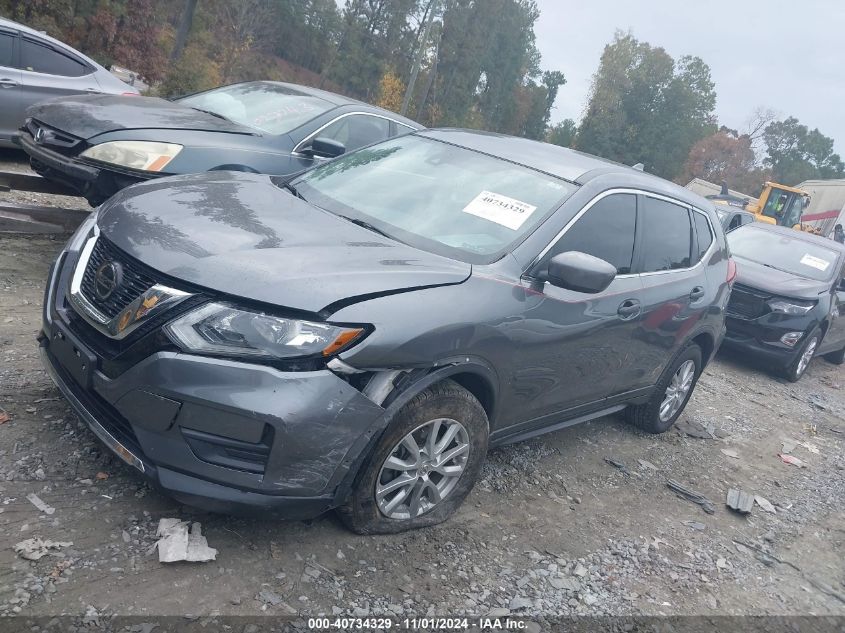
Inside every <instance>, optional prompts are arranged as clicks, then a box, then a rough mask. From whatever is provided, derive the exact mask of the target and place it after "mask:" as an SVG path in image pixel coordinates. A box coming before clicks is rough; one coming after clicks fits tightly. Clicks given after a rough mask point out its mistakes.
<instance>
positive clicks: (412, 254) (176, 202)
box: [97, 172, 472, 316]
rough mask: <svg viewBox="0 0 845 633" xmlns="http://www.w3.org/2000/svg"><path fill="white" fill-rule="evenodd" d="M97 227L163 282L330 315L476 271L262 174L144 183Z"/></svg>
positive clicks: (120, 198) (103, 212)
mask: <svg viewBox="0 0 845 633" xmlns="http://www.w3.org/2000/svg"><path fill="white" fill-rule="evenodd" d="M97 223H98V226H99V228H100V232H101V235H103V236H105V237H106V238H107V239H108V240H109V241H110V242H111V243H113V244H114V245H115V246H117V247H118V248H120V249H121V250H123V251H125V252H126V253H128V254H129V255H131V256H132V257H134V258H136V259H138V260H140V261H141V262H143V263H145V264H147V265H148V266H150V267H151V268H154V269H156V270H158V271H160V272H162V273H164V274H165V275H168V276H170V277H175V278H177V279H178V280H183V281H184V282H188V283H189V284H192V285H195V286H201V287H203V288H207V289H210V290H214V291H218V292H222V293H226V294H229V295H236V296H238V297H243V298H246V299H250V300H254V301H261V302H265V303H269V304H273V305H277V306H284V307H287V308H292V309H300V310H305V311H308V312H314V313H318V312H321V313H323V315H324V316H327V315H328V314H329V313H331V312H334V311H335V310H337V309H339V308H340V307H342V306H344V305H349V304H350V303H355V302H356V301H359V300H363V299H366V298H371V297H374V296H380V295H386V294H395V293H399V292H406V291H410V290H414V289H417V288H424V287H432V286H440V285H449V284H458V283H461V282H463V281H465V280H466V279H467V278H468V277H469V275H470V273H471V272H472V268H471V266H470V265H469V264H466V263H463V262H459V261H456V260H452V259H449V258H446V257H441V256H439V255H435V254H433V253H428V252H426V251H422V250H419V249H416V248H413V247H411V246H406V245H404V244H401V243H399V242H394V241H393V240H390V239H387V238H385V237H382V236H380V235H378V234H377V233H374V232H372V231H370V230H368V229H365V228H362V227H359V226H357V225H355V224H352V223H351V222H349V221H347V220H345V219H343V218H341V217H338V216H336V215H333V214H331V213H328V212H327V211H323V210H321V209H319V208H317V207H314V206H313V205H311V204H308V203H307V202H305V201H304V200H301V199H300V198H297V197H295V196H294V195H292V194H291V193H290V192H288V191H287V190H286V189H281V188H279V187H277V186H276V185H274V184H273V183H272V182H271V180H270V177H269V176H264V175H260V174H245V173H237V174H235V173H232V172H207V173H204V174H193V175H188V176H176V177H172V178H162V179H157V180H152V181H148V182H145V183H141V184H138V185H135V186H132V187H129V188H127V189H124V190H122V191H120V192H118V193H117V194H115V195H114V196H113V197H112V198H110V199H109V200H108V201H107V202H106V203H104V204H103V205H102V207H100V213H99V218H98V220H97ZM165 283H166V282H165Z"/></svg>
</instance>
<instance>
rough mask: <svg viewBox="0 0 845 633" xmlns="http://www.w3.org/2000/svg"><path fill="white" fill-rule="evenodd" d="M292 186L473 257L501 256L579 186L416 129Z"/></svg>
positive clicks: (381, 225) (328, 205)
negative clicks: (436, 138) (439, 139)
mask: <svg viewBox="0 0 845 633" xmlns="http://www.w3.org/2000/svg"><path fill="white" fill-rule="evenodd" d="M280 184H282V183H280ZM292 185H293V186H294V187H295V188H296V190H297V192H298V193H299V194H301V195H302V196H303V197H304V198H305V199H306V200H308V201H309V202H311V203H312V204H314V205H316V206H318V207H321V208H323V209H325V210H327V211H329V212H331V213H335V214H337V215H341V216H344V217H347V218H351V219H353V220H357V221H359V222H366V223H367V224H370V225H372V226H373V227H374V228H375V229H377V230H378V231H380V232H383V233H386V234H387V235H388V236H390V237H393V238H395V239H397V240H399V241H401V242H405V243H408V244H411V245H413V246H416V247H418V248H422V249H425V250H429V251H431V252H435V253H439V254H443V255H446V256H448V257H453V258H455V259H459V260H462V261H466V262H470V263H489V262H492V261H495V260H497V259H499V258H500V257H501V256H502V255H503V254H504V253H505V252H507V250H508V249H509V248H511V246H512V245H513V244H515V243H517V242H518V241H520V240H521V239H523V238H524V237H525V236H526V235H527V234H528V233H530V232H531V231H532V230H533V229H534V228H535V227H537V226H538V225H539V224H540V223H541V222H542V221H543V220H544V219H545V218H546V217H548V216H549V214H550V213H551V212H552V211H553V210H554V209H556V208H557V207H558V206H559V204H560V202H561V201H562V200H563V199H564V198H566V197H567V196H568V195H570V194H571V193H572V192H573V191H574V190H575V188H576V187H575V185H573V184H571V183H569V182H567V181H564V180H561V179H559V178H555V177H554V176H549V175H546V174H543V173H541V172H538V171H535V170H533V169H530V168H528V167H523V166H521V165H517V164H514V163H511V162H508V161H506V160H502V159H500V158H495V157H493V156H488V155H486V154H480V153H478V152H475V151H473V150H470V149H466V148H463V147H457V146H455V145H450V144H448V143H443V142H440V141H436V140H433V139H430V138H426V137H424V136H416V135H408V136H401V137H397V138H394V139H390V140H388V141H385V142H383V143H381V144H379V145H375V146H373V147H368V148H365V149H362V150H359V151H357V152H353V153H351V154H346V155H344V156H341V157H340V158H337V159H335V160H333V161H331V162H328V163H325V164H323V165H321V166H319V167H317V168H315V169H312V170H310V171H308V172H306V173H305V174H304V175H303V176H302V177H301V178H300V179H298V180H296V181H294V182H293V183H292Z"/></svg>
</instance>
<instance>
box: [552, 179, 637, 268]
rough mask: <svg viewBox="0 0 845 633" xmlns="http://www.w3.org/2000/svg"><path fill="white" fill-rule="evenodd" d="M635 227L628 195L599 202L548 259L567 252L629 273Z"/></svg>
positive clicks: (634, 203) (633, 201)
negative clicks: (582, 255) (577, 252)
mask: <svg viewBox="0 0 845 633" xmlns="http://www.w3.org/2000/svg"><path fill="white" fill-rule="evenodd" d="M636 225H637V199H636V197H635V196H634V195H633V194H630V193H616V194H612V195H609V196H607V197H604V198H602V199H601V200H599V201H598V202H596V203H595V204H594V205H593V206H591V207H590V208H589V209H588V210H587V211H586V213H584V215H582V216H581V217H580V218H578V221H577V222H575V224H573V225H572V226H571V227H569V229H568V230H567V231H566V233H564V234H563V236H562V237H561V238H560V239H559V240H558V242H557V244H555V245H554V246H553V247H552V249H551V251H550V252H549V256H550V257H554V256H555V255H558V254H559V253H565V252H567V251H580V252H582V253H587V254H588V255H593V256H594V257H598V258H600V259H603V260H605V261H607V262H610V263H611V264H613V265H614V266H616V270H617V272H618V273H619V274H620V275H625V274H628V273H630V272H631V260H632V258H633V253H634V233H635V231H636Z"/></svg>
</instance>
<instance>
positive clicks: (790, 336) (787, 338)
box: [780, 332, 804, 347]
mask: <svg viewBox="0 0 845 633" xmlns="http://www.w3.org/2000/svg"><path fill="white" fill-rule="evenodd" d="M802 336H804V332H787V333H786V334H784V335H783V336H781V337H780V342H781V343H783V344H784V345H788V346H789V347H795V344H796V343H797V342H798V341H800V340H801V337H802Z"/></svg>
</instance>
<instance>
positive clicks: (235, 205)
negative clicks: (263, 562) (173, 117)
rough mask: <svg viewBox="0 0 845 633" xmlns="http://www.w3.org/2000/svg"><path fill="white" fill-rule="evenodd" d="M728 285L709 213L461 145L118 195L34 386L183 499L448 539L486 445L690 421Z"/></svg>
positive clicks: (93, 234)
mask: <svg viewBox="0 0 845 633" xmlns="http://www.w3.org/2000/svg"><path fill="white" fill-rule="evenodd" d="M734 274H735V267H734V266H733V262H732V261H731V260H730V259H729V257H728V253H727V247H726V244H725V236H724V233H723V230H722V227H721V225H720V224H719V221H718V218H717V217H716V214H715V212H714V210H713V205H712V204H710V203H709V202H707V201H706V200H704V199H703V198H700V197H698V196H696V195H695V194H693V193H691V192H689V191H687V190H686V189H683V188H681V187H678V186H676V185H674V184H672V183H669V182H667V181H665V180H662V179H659V178H656V177H654V176H650V175H648V174H644V173H642V172H640V171H638V170H635V169H631V168H628V167H624V166H621V165H617V164H614V163H609V162H606V161H603V160H600V159H598V158H594V157H591V156H587V155H584V154H580V153H578V152H574V151H571V150H568V149H564V148H561V147H557V146H553V145H547V144H545V143H538V142H535V141H528V140H524V139H517V138H512V137H506V136H500V135H494V134H487V133H481V132H471V131H461V130H430V131H421V132H415V133H413V134H409V135H407V136H403V137H398V138H394V139H390V140H387V141H385V142H383V143H380V144H376V145H373V146H370V147H367V148H363V149H361V150H358V151H356V152H352V153H350V154H347V155H344V156H341V157H340V158H337V159H335V160H334V161H331V162H328V163H324V164H323V165H320V166H317V167H315V168H314V169H311V170H309V171H307V172H305V174H303V175H301V176H297V177H294V178H293V179H291V178H281V177H274V176H266V175H260V174H248V173H233V172H208V173H203V174H195V175H187V176H177V177H173V178H165V179H160V180H155V181H149V182H146V183H141V184H138V185H134V186H132V187H129V188H127V189H124V190H122V191H120V192H118V193H117V194H115V195H114V196H113V197H112V198H110V199H109V200H108V201H107V202H106V203H104V204H103V205H102V206H101V207H100V208H99V210H98V211H96V212H95V213H94V214H93V215H92V217H91V219H90V220H89V221H88V222H86V223H85V224H84V225H83V226H82V227H80V229H79V231H78V232H77V233H76V234H75V235H74V236H73V238H72V239H71V240H70V242H69V243H68V244H67V246H66V248H65V249H64V250H63V251H62V253H61V254H60V256H59V258H58V260H57V262H56V264H55V265H54V266H53V269H52V271H51V273H50V277H49V282H48V286H47V291H46V298H45V304H44V315H43V316H44V322H43V332H42V335H41V337H40V341H41V350H42V356H43V360H44V363H45V366H46V367H47V369H48V370H49V372H50V374H51V376H52V378H53V380H54V381H55V382H56V384H57V385H58V386H59V388H60V390H61V391H62V392H63V394H64V395H65V396H66V397H67V399H68V400H69V401H70V403H71V404H72V406H73V407H74V409H75V410H76V411H77V413H78V414H79V415H80V416H81V417H82V418H83V419H84V420H85V421H86V422H87V423H88V425H89V426H90V427H91V429H92V430H93V431H94V433H96V434H97V435H98V436H99V437H100V438H101V439H102V440H103V441H104V442H105V443H106V444H107V445H108V446H110V447H111V448H112V450H114V451H115V452H116V453H117V454H118V455H119V456H120V457H121V458H122V459H124V460H125V461H126V462H127V463H129V464H131V465H132V466H133V467H135V468H136V469H137V470H138V471H140V472H142V473H143V474H144V475H146V476H147V477H148V478H150V479H151V480H152V481H153V482H155V483H157V484H158V485H160V486H161V487H162V488H163V489H164V490H166V491H167V492H168V493H169V494H171V495H172V496H174V497H175V498H177V499H179V500H181V501H183V502H185V503H189V504H193V505H197V506H201V507H204V508H207V509H211V510H220V511H231V510H240V509H244V508H250V507H251V508H253V509H255V508H257V509H258V510H259V511H261V512H264V513H268V514H269V513H270V511H275V512H276V513H277V514H279V515H281V516H285V517H288V518H303V517H313V516H315V515H318V514H320V513H322V512H324V511H326V510H329V509H331V508H338V509H339V511H340V514H341V516H342V517H343V519H344V521H345V522H346V523H347V524H348V525H349V526H350V527H351V528H352V529H353V530H355V531H358V532H362V533H373V532H397V531H401V530H405V529H409V528H416V527H421V526H426V525H432V524H434V523H438V522H440V521H443V520H444V519H446V518H447V517H448V516H449V515H450V514H451V513H452V512H454V511H455V509H456V508H457V507H458V506H459V505H460V503H461V502H462V501H463V499H464V498H465V497H466V495H467V494H468V493H469V491H470V489H471V488H472V486H473V484H474V482H475V480H476V478H477V476H478V474H479V472H480V469H481V466H482V464H483V462H484V459H485V454H486V452H487V449H488V448H489V447H493V446H499V445H502V444H506V443H509V442H515V441H518V440H522V439H525V438H529V437H533V436H536V435H539V434H541V433H546V432H549V431H553V430H556V429H561V428H563V427H566V426H569V425H571V424H575V423H578V422H583V421H586V420H591V419H594V418H598V417H601V416H606V415H609V414H613V413H617V412H618V413H622V412H624V413H625V415H626V416H627V418H628V420H630V421H631V422H632V423H633V424H635V425H637V426H638V427H640V428H641V429H644V430H645V431H647V432H651V433H658V432H662V431H665V430H667V429H668V428H669V427H670V426H671V425H672V424H673V423H674V422H675V420H676V419H677V418H678V416H679V415H680V413H681V411H682V410H683V407H684V406H685V404H686V402H687V400H688V399H689V397H690V394H691V393H692V390H693V387H694V385H695V383H696V380H697V379H698V376H699V375H700V374H701V371H702V369H703V368H704V367H705V365H706V364H707V362H708V361H709V360H710V359H711V357H712V356H713V354H714V353H715V351H716V349H717V348H718V346H719V344H720V342H721V340H722V338H723V336H724V309H725V305H726V303H727V301H728V296H729V292H730V284H731V282H732V279H733V276H734Z"/></svg>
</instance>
